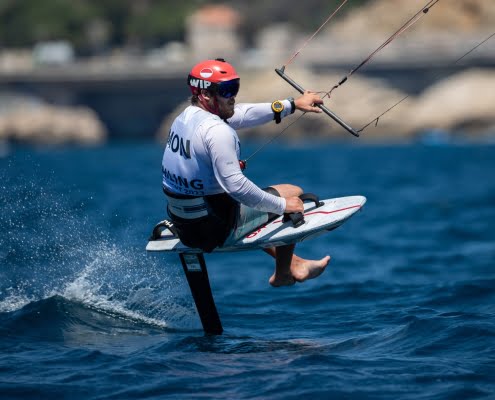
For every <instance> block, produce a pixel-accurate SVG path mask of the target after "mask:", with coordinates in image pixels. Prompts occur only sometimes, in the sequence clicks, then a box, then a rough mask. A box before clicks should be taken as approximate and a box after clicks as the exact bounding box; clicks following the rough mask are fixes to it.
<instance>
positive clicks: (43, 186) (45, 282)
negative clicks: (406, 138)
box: [0, 142, 495, 400]
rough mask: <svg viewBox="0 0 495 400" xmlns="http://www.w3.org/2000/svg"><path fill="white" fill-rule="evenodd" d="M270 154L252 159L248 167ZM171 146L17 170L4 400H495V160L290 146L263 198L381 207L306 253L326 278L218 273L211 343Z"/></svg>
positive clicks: (1, 353) (0, 167) (7, 213)
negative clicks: (190, 261) (192, 270)
mask: <svg viewBox="0 0 495 400" xmlns="http://www.w3.org/2000/svg"><path fill="white" fill-rule="evenodd" d="M255 148H256V146H255V145H254V144H247V145H245V146H244V148H243V151H244V153H245V155H249V154H250V153H251V152H252V151H253V150H254V149H255ZM161 155H162V148H161V146H160V145H158V144H156V143H112V144H109V145H106V146H103V147H97V148H71V147H68V148H58V149H36V148H25V147H13V148H10V150H8V149H7V150H5V151H3V154H2V155H1V157H0V208H1V214H0V229H1V235H0V399H2V400H5V399H163V398H170V399H191V398H201V399H221V398H225V399H284V400H285V399H303V398H304V399H306V398H307V399H414V400H418V399H478V398H479V399H484V398H487V399H488V398H495V265H494V261H495V146H494V145H469V144H452V143H451V144H445V145H434V146H433V145H424V144H408V145H350V144H335V143H333V144H332V143H324V142H319V143H309V142H308V143H305V144H287V143H285V144H283V143H273V144H272V145H270V146H269V147H267V148H266V150H264V151H263V152H261V153H259V154H258V155H257V156H256V157H255V158H253V160H252V161H251V162H250V163H249V165H248V169H247V170H246V174H247V175H248V176H249V177H250V178H251V179H252V180H254V181H255V182H256V183H258V184H259V185H260V186H266V185H269V184H273V183H283V182H291V183H295V184H298V185H300V186H302V187H303V188H305V189H306V190H307V191H309V192H313V193H316V194H318V195H320V197H321V198H330V197H340V196H347V195H355V194H360V195H364V196H366V197H367V199H368V202H367V204H366V205H365V207H364V208H363V209H362V211H361V212H359V213H357V214H356V215H354V216H353V217H352V218H351V219H350V220H349V221H347V222H346V223H345V224H344V225H343V226H341V227H340V228H338V229H337V230H335V231H333V232H330V233H328V234H327V235H324V236H321V237H319V238H317V239H315V240H312V241H308V242H304V243H302V244H301V245H300V246H299V247H298V250H297V253H298V254H299V255H301V256H303V257H307V258H320V257H322V256H324V255H325V254H330V255H331V256H332V260H331V263H330V266H329V267H328V269H327V270H326V271H325V273H324V274H323V275H322V276H320V277H319V278H318V279H315V280H312V281H309V282H305V283H303V284H297V285H295V286H293V287H285V288H272V287H270V285H269V284H268V278H269V277H270V275H271V274H272V272H273V261H272V260H271V259H270V258H269V257H268V256H267V255H266V254H264V253H262V252H261V251H260V252H255V251H254V252H244V253H236V254H212V255H207V256H206V261H207V264H208V267H209V274H210V281H211V285H212V290H213V293H214V296H215V299H216V302H217V307H218V310H219V313H220V316H221V318H222V322H223V325H224V329H225V332H224V334H223V335H222V336H206V335H205V334H204V333H203V331H202V329H201V325H200V322H199V318H198V316H197V314H196V311H195V307H194V304H193V301H192V297H191V295H190V292H189V288H188V286H187V283H186V281H185V277H184V275H183V272H182V268H181V266H180V263H179V260H178V258H177V256H174V255H165V254H147V253H146V251H145V246H146V243H147V238H148V237H149V235H150V233H151V230H152V228H153V226H154V225H155V223H156V222H158V221H160V220H161V219H162V218H164V217H165V209H164V198H163V195H162V192H161V171H160V164H161Z"/></svg>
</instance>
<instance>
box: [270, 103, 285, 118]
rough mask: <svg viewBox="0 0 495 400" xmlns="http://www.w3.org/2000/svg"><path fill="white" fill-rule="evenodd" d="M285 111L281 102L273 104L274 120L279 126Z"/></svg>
mask: <svg viewBox="0 0 495 400" xmlns="http://www.w3.org/2000/svg"><path fill="white" fill-rule="evenodd" d="M284 109H285V107H284V103H282V102H281V101H280V100H275V101H274V102H273V103H272V111H273V119H274V120H275V122H276V123H277V124H280V121H282V111H284Z"/></svg>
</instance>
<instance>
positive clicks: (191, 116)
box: [162, 100, 291, 215]
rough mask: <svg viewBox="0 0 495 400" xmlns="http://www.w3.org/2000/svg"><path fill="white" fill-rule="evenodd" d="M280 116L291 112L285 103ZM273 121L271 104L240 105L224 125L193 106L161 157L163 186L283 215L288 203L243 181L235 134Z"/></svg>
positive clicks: (182, 117) (182, 116)
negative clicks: (225, 197) (222, 195)
mask: <svg viewBox="0 0 495 400" xmlns="http://www.w3.org/2000/svg"><path fill="white" fill-rule="evenodd" d="M284 106H285V109H284V111H283V112H282V115H281V116H282V117H285V116H286V115H288V114H289V113H290V109H291V104H290V102H289V101H288V100H284ZM270 121H273V112H272V109H271V105H270V103H259V104H238V105H236V106H235V111H234V115H233V116H232V118H230V119H229V120H228V124H227V123H225V121H223V120H222V119H221V118H220V117H219V116H217V115H214V114H212V113H209V112H207V111H205V110H203V109H201V108H199V107H196V106H189V107H187V108H186V109H185V110H184V111H183V112H182V114H180V115H179V116H178V117H177V118H176V119H175V121H174V123H173V124H172V127H171V129H170V133H169V137H168V141H167V145H166V146H165V151H164V154H163V161H162V173H163V187H164V188H165V189H167V190H168V191H171V192H172V193H177V194H184V195H193V196H203V195H212V194H219V193H224V192H227V193H228V194H229V195H230V196H231V197H233V198H234V199H235V200H237V201H238V202H240V203H242V204H245V205H246V206H248V207H251V208H255V209H258V210H261V211H266V212H272V213H275V214H279V215H280V214H283V212H284V210H285V206H286V201H285V199H283V198H280V197H277V196H274V195H272V194H269V193H267V192H265V191H263V190H261V189H260V188H259V187H258V186H256V185H255V184H254V183H253V182H251V181H250V180H249V179H248V178H246V177H245V176H244V174H243V173H242V171H241V169H240V167H239V159H240V156H241V149H240V143H239V138H238V136H237V133H236V131H235V129H240V128H247V127H252V126H257V125H261V124H264V123H267V122H270Z"/></svg>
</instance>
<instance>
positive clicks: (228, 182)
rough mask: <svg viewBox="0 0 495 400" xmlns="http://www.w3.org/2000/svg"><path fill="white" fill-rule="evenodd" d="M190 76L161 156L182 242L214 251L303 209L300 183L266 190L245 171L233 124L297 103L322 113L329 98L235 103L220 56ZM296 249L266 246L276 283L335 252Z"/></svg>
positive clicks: (233, 82) (312, 271)
mask: <svg viewBox="0 0 495 400" xmlns="http://www.w3.org/2000/svg"><path fill="white" fill-rule="evenodd" d="M187 82H188V85H189V87H190V89H191V92H192V97H191V105H189V106H188V107H187V108H186V109H185V110H184V111H183V112H182V113H181V114H180V115H179V116H178V117H177V118H176V119H175V120H174V122H173V124H172V126H171V129H170V133H169V137H168V141H167V144H166V146H165V151H164V154H163V161H162V175H163V191H164V193H165V195H166V197H167V201H168V206H167V211H168V214H169V216H170V219H171V220H172V222H173V224H174V226H175V228H176V231H177V234H178V236H179V238H180V240H181V242H182V243H184V244H185V245H186V246H189V247H193V248H200V249H202V250H203V251H205V252H211V251H212V250H213V249H214V248H216V247H221V246H223V245H227V244H232V243H235V242H236V241H238V240H239V239H240V238H242V237H244V236H245V235H246V234H248V233H250V232H251V231H253V230H254V229H255V228H257V227H259V226H261V225H263V224H264V223H266V222H267V221H268V220H269V219H270V218H271V217H272V216H273V215H282V214H283V213H295V212H304V206H303V202H302V201H301V199H300V198H299V197H298V196H300V195H301V194H302V193H303V191H302V189H301V188H300V187H298V186H295V185H291V184H277V185H272V186H269V187H267V188H265V189H261V188H259V187H258V186H256V185H255V184H254V183H253V182H252V181H250V180H249V179H248V178H247V177H246V176H245V175H244V174H243V172H242V169H241V166H240V162H239V160H240V156H241V154H240V142H239V138H238V136H237V133H236V131H235V129H241V128H248V127H253V126H257V125H261V124H265V123H268V122H270V121H273V120H275V121H276V122H277V123H278V122H280V120H281V119H282V118H284V117H286V116H288V115H290V114H293V113H294V112H295V110H300V111H303V112H315V113H319V112H321V110H320V109H319V108H317V107H315V105H316V104H322V103H323V100H322V99H321V97H320V96H319V95H318V94H316V93H313V92H310V91H306V92H305V93H304V94H303V95H302V96H300V97H299V98H297V99H293V98H288V99H286V100H282V101H279V100H277V101H275V102H273V103H272V104H270V103H256V104H252V103H249V104H248V103H246V104H238V105H236V104H235V99H236V96H237V93H238V91H239V87H240V78H239V76H238V74H237V72H236V71H235V69H234V68H233V66H232V65H230V64H229V63H227V62H226V61H225V60H223V59H220V58H218V59H215V60H205V61H202V62H200V63H199V64H197V65H195V66H194V67H193V68H192V70H191V72H190V74H189V76H188V79H187ZM294 248H295V245H294V244H292V245H284V246H278V247H273V248H268V249H264V250H265V251H266V252H267V253H268V254H270V255H271V256H273V257H274V258H275V272H274V274H273V275H272V276H271V277H270V280H269V282H270V284H271V285H272V286H287V285H293V284H294V283H295V282H303V281H305V280H307V279H312V278H316V277H317V276H319V275H320V274H321V273H322V272H323V271H324V270H325V268H326V266H327V265H328V262H329V260H330V257H329V256H325V257H323V258H322V259H320V260H306V259H303V258H301V257H298V256H297V255H295V254H294Z"/></svg>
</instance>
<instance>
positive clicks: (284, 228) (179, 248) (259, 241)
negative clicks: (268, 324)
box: [146, 196, 366, 253]
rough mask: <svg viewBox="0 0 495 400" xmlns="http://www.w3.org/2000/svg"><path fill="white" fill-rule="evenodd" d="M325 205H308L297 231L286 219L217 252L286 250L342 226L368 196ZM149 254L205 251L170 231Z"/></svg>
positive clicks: (150, 247)
mask: <svg viewBox="0 0 495 400" xmlns="http://www.w3.org/2000/svg"><path fill="white" fill-rule="evenodd" d="M321 203H323V205H321V206H319V207H316V205H315V203H314V202H312V203H305V204H304V224H303V225H301V226H299V227H297V228H296V227H294V226H293V224H292V222H291V221H288V222H282V219H283V217H282V216H280V217H278V218H277V219H275V220H273V221H271V222H268V223H267V224H266V225H263V226H261V227H260V228H258V229H256V230H255V231H253V232H251V233H249V234H248V235H246V236H245V237H244V238H242V239H240V240H239V241H238V242H236V243H234V244H233V245H230V246H225V247H219V248H216V249H215V250H214V251H241V250H252V249H255V248H264V247H273V246H283V245H287V244H292V243H297V242H302V241H303V240H306V239H309V238H314V237H316V236H319V235H321V234H323V233H325V232H327V231H331V230H333V229H335V228H338V227H339V226H340V225H342V224H343V223H344V222H345V221H346V220H347V219H349V218H350V217H351V216H352V215H353V214H355V213H356V212H357V211H359V210H360V209H361V207H363V205H364V203H366V197H364V196H348V197H339V198H335V199H327V200H322V201H321ZM146 250H147V251H168V252H175V253H202V250H201V249H193V248H190V247H187V246H185V245H184V244H182V243H181V241H180V240H179V239H178V238H177V237H175V236H174V235H173V233H172V232H170V231H169V230H168V229H164V230H163V231H162V232H161V236H160V237H159V238H158V239H157V240H152V241H149V242H148V245H147V246H146Z"/></svg>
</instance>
